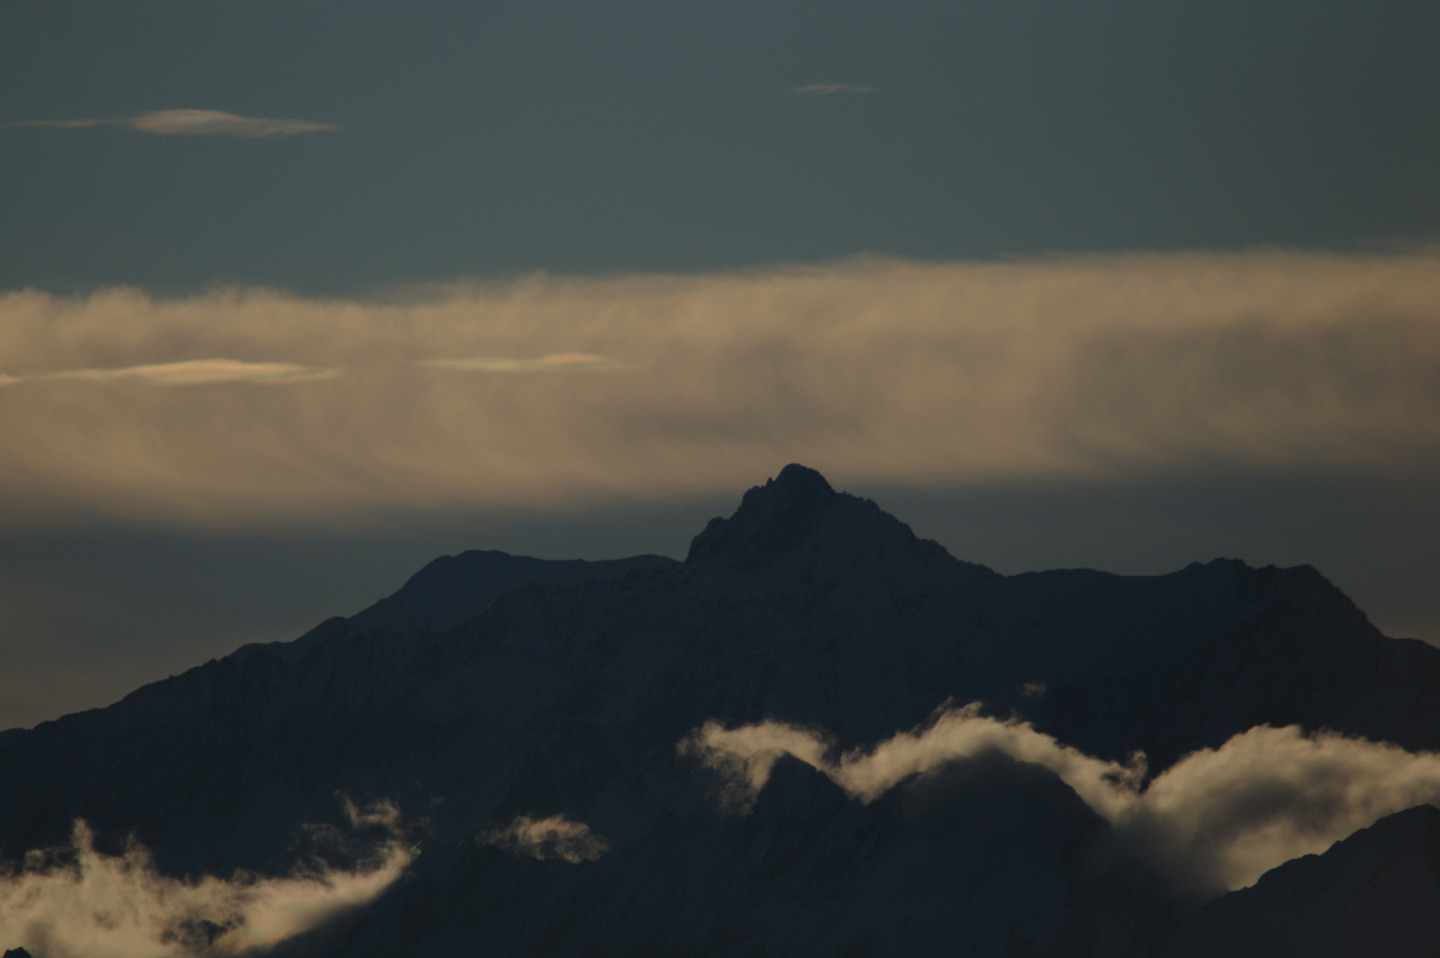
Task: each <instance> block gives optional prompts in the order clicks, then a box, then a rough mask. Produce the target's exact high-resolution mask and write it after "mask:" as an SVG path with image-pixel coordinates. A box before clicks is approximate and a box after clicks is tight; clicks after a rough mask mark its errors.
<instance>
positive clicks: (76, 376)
mask: <svg viewBox="0 0 1440 958" xmlns="http://www.w3.org/2000/svg"><path fill="white" fill-rule="evenodd" d="M338 375H339V370H337V369H333V368H330V369H326V368H322V367H318V366H302V365H300V364H298V363H268V362H262V363H251V362H243V361H241V360H238V359H187V360H182V361H180V362H173V363H146V364H142V365H137V366H121V367H118V368H113V369H63V370H60V371H58V372H49V373H40V374H38V375H34V376H6V375H0V388H3V387H5V386H14V385H18V384H20V383H26V382H45V381H56V380H77V381H81V382H92V383H114V382H125V381H139V382H144V383H148V384H150V385H152V386H209V385H217V384H221V383H254V384H256V385H265V386H283V385H288V384H291V383H305V382H315V381H317V380H321V379H331V378H334V377H335V376H338Z"/></svg>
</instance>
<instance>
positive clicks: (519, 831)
mask: <svg viewBox="0 0 1440 958" xmlns="http://www.w3.org/2000/svg"><path fill="white" fill-rule="evenodd" d="M485 843H486V844H488V845H495V846H496V847H498V848H503V849H504V850H505V851H507V852H510V853H511V854H514V855H525V856H528V857H530V858H535V859H539V860H540V861H547V860H549V859H552V858H558V859H560V860H561V861H565V862H569V863H570V864H572V865H578V864H580V863H581V862H593V861H599V860H600V857H601V856H602V855H604V854H605V853H606V852H607V851H609V850H610V843H609V842H608V841H606V840H605V839H604V838H603V837H601V836H599V835H596V834H595V833H594V832H592V831H591V830H590V826H589V825H586V824H585V823H584V822H573V821H571V820H570V819H568V818H566V817H565V816H564V815H551V816H550V817H549V818H531V817H530V816H528V815H519V816H517V817H516V818H515V819H513V820H512V821H511V822H510V824H509V825H506V826H505V827H504V828H502V829H499V830H498V831H494V832H491V833H490V834H489V835H487V836H486V837H485Z"/></svg>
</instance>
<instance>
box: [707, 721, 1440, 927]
mask: <svg viewBox="0 0 1440 958" xmlns="http://www.w3.org/2000/svg"><path fill="white" fill-rule="evenodd" d="M680 751H681V752H682V753H684V754H689V755H694V756H697V757H698V758H699V759H700V760H701V761H702V762H703V763H704V764H705V765H707V766H709V767H710V768H713V769H715V770H716V771H718V772H720V773H721V775H722V776H723V777H724V779H725V781H726V783H727V784H726V791H725V793H724V799H725V801H726V803H727V804H728V805H729V806H730V807H731V808H732V809H738V810H742V811H744V810H748V809H749V808H750V807H751V805H753V802H754V800H755V797H756V796H757V795H758V794H759V792H760V790H761V789H763V788H764V787H765V783H766V782H767V781H768V780H769V777H770V771H771V769H772V768H773V766H774V764H775V762H776V761H777V760H778V759H779V758H780V757H781V756H782V755H792V756H794V757H795V758H798V759H800V760H801V761H803V762H805V763H806V764H808V765H811V766H812V767H814V768H816V769H819V770H820V771H821V772H823V773H825V775H827V776H828V777H829V778H830V779H831V780H832V781H834V782H835V783H836V784H837V785H839V786H840V787H841V788H843V789H844V790H845V791H846V793H848V794H849V795H851V796H852V797H854V798H858V799H860V800H861V801H863V802H866V803H869V802H872V801H874V800H875V799H877V798H879V797H880V796H881V795H883V794H884V793H885V792H887V791H889V790H890V789H892V788H894V787H895V786H896V785H899V784H900V783H902V782H904V781H905V780H906V779H908V778H910V777H911V776H914V775H923V774H925V773H926V772H930V771H934V770H935V769H938V768H940V767H941V766H943V765H945V764H947V763H949V762H954V761H959V760H964V759H967V758H974V757H976V756H979V755H981V754H984V753H987V752H1003V753H1005V754H1006V755H1009V756H1011V757H1012V758H1014V759H1016V760H1018V761H1022V762H1030V763H1033V764H1036V765H1040V766H1043V767H1044V768H1047V769H1049V770H1050V771H1052V772H1054V773H1055V774H1056V775H1057V776H1058V777H1059V778H1060V779H1061V780H1062V781H1064V782H1065V783H1066V784H1067V785H1069V786H1070V787H1071V788H1072V789H1074V790H1075V793H1076V794H1077V795H1078V796H1079V797H1080V798H1081V799H1082V800H1084V802H1085V803H1086V804H1087V805H1089V806H1090V807H1091V808H1092V809H1093V810H1094V811H1095V812H1096V813H1097V814H1099V815H1100V816H1101V817H1103V818H1105V819H1106V820H1107V821H1108V822H1110V824H1111V825H1112V826H1113V827H1114V828H1115V830H1116V832H1117V833H1118V834H1119V835H1120V836H1121V838H1122V839H1123V840H1124V842H1125V843H1126V844H1127V846H1129V847H1130V848H1131V849H1132V850H1133V851H1134V852H1135V853H1136V854H1138V855H1139V856H1141V857H1142V858H1143V859H1145V860H1146V861H1147V862H1148V863H1149V864H1151V865H1152V866H1154V867H1155V868H1156V869H1157V870H1159V871H1160V872H1161V874H1163V875H1165V877H1166V878H1167V879H1169V880H1170V882H1171V883H1172V884H1173V885H1174V886H1175V887H1176V889H1177V890H1179V891H1180V892H1181V893H1182V894H1186V895H1189V896H1192V897H1194V898H1197V899H1206V898H1212V897H1214V896H1216V895H1219V894H1221V893H1222V892H1224V891H1227V890H1231V889H1235V888H1241V887H1244V886H1246V885H1249V884H1251V883H1253V882H1254V881H1255V880H1256V879H1257V878H1259V877H1260V875H1262V874H1263V873H1264V872H1266V871H1268V870H1270V869H1271V868H1274V867H1275V866H1277V865H1279V864H1281V863H1283V862H1286V861H1289V860H1290V859H1292V858H1296V857H1298V856H1300V855H1306V854H1314V853H1319V852H1322V851H1324V850H1325V849H1326V848H1328V847H1329V846H1330V845H1331V844H1332V843H1333V842H1335V841H1338V840H1339V839H1341V838H1344V837H1346V836H1347V835H1349V834H1351V833H1352V832H1354V831H1356V830H1357V829H1360V828H1364V827H1367V826H1369V825H1371V824H1373V823H1374V822H1375V821H1377V820H1378V819H1380V818H1382V817H1384V816H1385V815H1389V814H1391V813H1393V812H1397V811H1401V810H1402V809H1406V808H1410V807H1412V806H1415V805H1420V804H1425V803H1440V755H1435V754H1429V753H1420V754H1416V753H1411V752H1407V751H1405V750H1403V749H1401V748H1399V747H1397V746H1394V745H1390V744H1387V743H1376V742H1369V741H1364V740H1360V739H1353V738H1346V737H1343V736H1340V735H1335V734H1329V733H1322V734H1316V735H1305V734H1303V733H1302V732H1301V731H1300V730H1299V729H1298V728H1296V727H1294V726H1289V727H1286V728H1271V727H1256V728H1252V729H1250V730H1249V731H1247V732H1244V733H1242V734H1240V735H1236V736H1235V737H1234V738H1231V739H1230V740H1229V741H1228V742H1226V743H1225V744H1224V745H1222V746H1220V748H1218V749H1203V750H1201V751H1198V752H1194V753H1192V754H1190V755H1187V756H1185V757H1184V758H1182V759H1181V760H1180V761H1179V762H1177V763H1175V765H1173V766H1172V767H1170V768H1168V769H1166V770H1165V771H1164V772H1162V773H1161V774H1160V775H1158V776H1156V777H1155V778H1154V779H1153V780H1151V781H1150V782H1149V783H1148V784H1146V781H1145V779H1146V769H1145V759H1144V756H1143V755H1136V756H1134V757H1132V759H1131V761H1130V762H1129V763H1127V764H1123V765H1122V764H1120V763H1118V762H1111V761H1105V760H1102V759H1098V758H1094V757H1092V756H1089V755H1086V754H1084V753H1083V752H1080V751H1078V750H1076V749H1073V748H1070V747H1069V746H1066V745H1063V744H1061V743H1059V742H1057V741H1056V740H1055V739H1054V738H1052V737H1051V736H1049V735H1045V734H1043V733H1041V732H1037V731H1036V730H1035V729H1034V728H1033V727H1031V726H1030V724H1029V723H1027V722H1022V721H1017V720H1012V721H1002V720H999V719H995V718H991V717H987V716H984V715H981V714H980V706H979V704H978V703H972V704H971V705H968V706H965V707H963V708H956V707H951V706H946V707H942V708H941V709H940V710H939V711H937V713H936V715H935V716H934V717H933V718H932V720H931V721H930V722H929V723H928V724H927V725H925V726H922V727H920V728H917V729H914V730H911V731H909V732H901V733H899V734H897V735H895V736H894V737H892V738H890V739H888V740H886V741H884V742H881V743H880V744H878V745H876V746H874V747H873V748H868V749H854V750H852V751H848V752H843V753H839V754H837V753H836V749H835V746H834V742H833V740H831V739H830V738H829V737H828V736H827V735H825V734H824V733H823V732H818V731H815V730H811V729H805V728H800V727H797V726H793V725H787V724H784V723H779V722H762V723H759V724H756V725H747V726H742V727H740V728H733V729H727V728H724V727H723V726H721V725H719V724H718V723H714V722H710V723H707V724H706V725H704V726H703V727H701V728H700V729H697V730H696V731H695V732H694V734H693V735H692V736H691V737H690V738H688V739H686V740H685V741H683V742H681V743H680Z"/></svg>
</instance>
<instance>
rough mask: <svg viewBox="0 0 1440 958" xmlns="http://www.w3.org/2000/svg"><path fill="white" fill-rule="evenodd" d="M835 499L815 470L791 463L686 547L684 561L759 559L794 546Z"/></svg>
mask: <svg viewBox="0 0 1440 958" xmlns="http://www.w3.org/2000/svg"><path fill="white" fill-rule="evenodd" d="M839 497H840V493H838V492H836V491H835V490H834V489H832V488H831V487H830V483H828V482H826V481H825V477H824V476H822V475H820V473H818V472H816V471H815V470H814V469H810V468H808V467H806V466H802V465H799V464H797V463H791V464H790V465H788V466H786V467H785V468H784V469H781V470H780V474H779V475H778V476H776V477H775V478H774V479H767V480H766V481H765V485H763V486H755V487H753V488H751V489H750V490H749V491H748V492H746V493H745V495H744V497H743V498H741V500H740V508H739V509H736V510H735V514H734V515H733V516H731V517H730V518H729V519H722V518H719V517H716V518H714V519H711V520H710V522H709V524H708V525H706V526H705V530H704V531H703V532H701V533H700V534H699V535H698V536H696V537H695V538H694V539H693V540H691V542H690V553H689V555H688V556H686V559H685V561H687V562H690V561H692V560H695V559H704V558H708V557H710V556H715V555H720V554H729V555H733V556H735V557H736V558H742V559H744V558H758V557H759V556H760V555H762V554H764V553H770V552H781V551H784V550H786V549H789V548H790V547H792V546H794V545H796V544H797V543H799V542H800V541H801V540H802V539H804V538H805V537H806V535H807V534H809V532H810V531H811V530H812V529H813V528H814V527H815V524H816V523H817V522H818V521H819V519H820V517H821V515H823V514H824V513H825V512H826V510H828V509H829V508H830V506H831V505H832V504H833V503H834V502H835V500H836V499H838V498H839Z"/></svg>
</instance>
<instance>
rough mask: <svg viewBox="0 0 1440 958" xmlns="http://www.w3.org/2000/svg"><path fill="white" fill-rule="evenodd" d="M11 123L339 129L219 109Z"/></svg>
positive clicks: (201, 131) (214, 131) (194, 130)
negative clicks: (224, 111)
mask: <svg viewBox="0 0 1440 958" xmlns="http://www.w3.org/2000/svg"><path fill="white" fill-rule="evenodd" d="M9 125H10V126H24V127H45V128H50V129H61V130H78V129H86V128H88V127H96V126H122V127H128V128H129V129H132V130H141V131H143V132H145V133H158V134H160V135H161V136H240V137H246V138H249V139H262V138H265V137H272V136H294V135H296V134H299V133H324V132H330V131H334V130H338V129H340V127H338V126H336V125H335V124H333V123H315V122H312V121H310V120H272V119H267V118H264V117H253V116H236V115H235V114H233V113H221V112H219V111H217V110H157V111H155V112H152V113H142V114H140V115H139V116H130V117H91V118H84V119H78V120H22V121H20V122H17V123H11V124H9Z"/></svg>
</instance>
